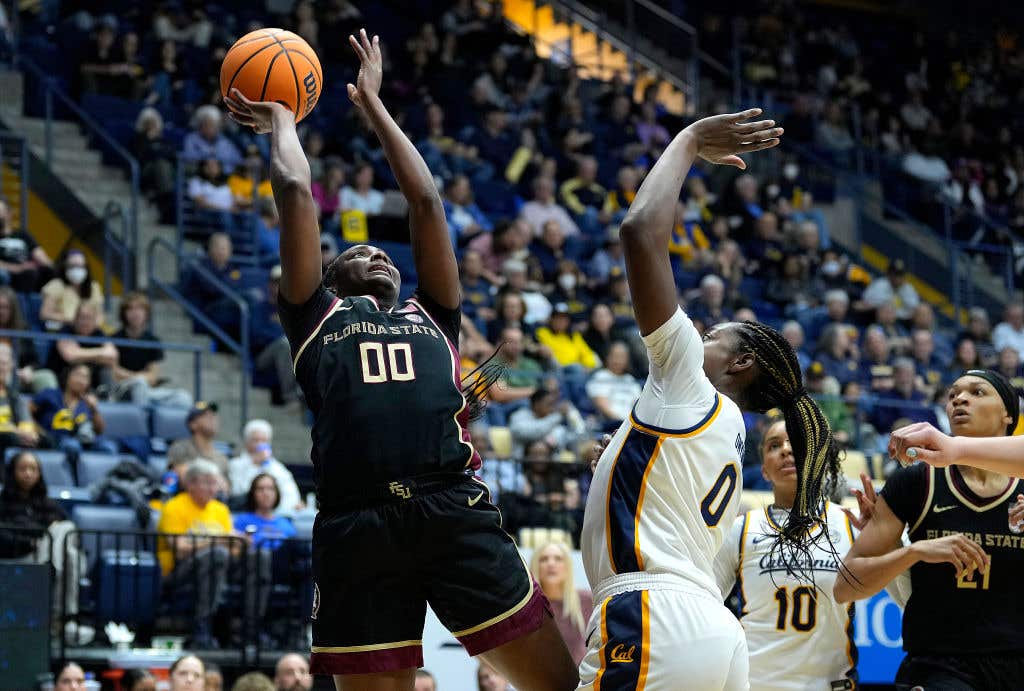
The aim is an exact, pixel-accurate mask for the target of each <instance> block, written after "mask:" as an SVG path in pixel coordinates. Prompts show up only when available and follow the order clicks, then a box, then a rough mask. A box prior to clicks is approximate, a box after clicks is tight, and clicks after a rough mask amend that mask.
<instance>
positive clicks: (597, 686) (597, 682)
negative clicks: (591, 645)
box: [594, 597, 612, 691]
mask: <svg viewBox="0 0 1024 691" xmlns="http://www.w3.org/2000/svg"><path fill="white" fill-rule="evenodd" d="M611 601H612V599H611V598H610V597H606V598H605V599H604V602H602V603H601V647H600V648H598V649H597V654H598V657H600V658H601V666H600V667H599V668H598V669H597V675H596V676H594V691H601V677H603V676H604V671H605V669H607V668H608V663H607V662H606V659H605V655H604V649H605V648H606V647H607V646H608V603H609V602H611Z"/></svg>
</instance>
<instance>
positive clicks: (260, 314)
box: [249, 235, 331, 406]
mask: <svg viewBox="0 0 1024 691" xmlns="http://www.w3.org/2000/svg"><path fill="white" fill-rule="evenodd" d="M330 237H331V236H329V235H324V236H323V237H322V240H323V238H330ZM280 282H281V266H280V265H277V266H275V267H273V268H272V269H271V270H270V278H269V280H268V281H267V289H266V291H265V292H261V293H260V299H259V300H258V301H256V302H255V303H254V304H251V305H250V307H249V309H250V314H249V319H250V322H249V325H250V333H249V346H250V348H251V349H252V352H253V356H254V359H253V365H254V366H255V367H256V371H257V372H262V373H264V374H267V375H270V376H273V377H274V378H275V380H276V382H277V393H278V394H279V398H278V397H276V396H275V398H274V399H273V400H274V402H275V403H277V402H280V403H282V404H284V405H286V406H293V405H294V404H295V403H296V402H297V401H298V386H297V384H296V383H295V372H294V371H292V356H291V348H290V347H289V345H288V339H286V338H285V336H284V330H283V329H282V328H281V319H280V317H279V316H278V312H277V299H278V289H279V284H280Z"/></svg>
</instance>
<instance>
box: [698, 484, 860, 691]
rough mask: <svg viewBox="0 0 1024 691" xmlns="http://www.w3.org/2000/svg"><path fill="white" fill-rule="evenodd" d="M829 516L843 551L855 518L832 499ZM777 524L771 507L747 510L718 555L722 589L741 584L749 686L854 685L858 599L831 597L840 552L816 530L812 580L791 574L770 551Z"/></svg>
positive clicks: (795, 689)
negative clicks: (830, 547) (845, 601)
mask: <svg viewBox="0 0 1024 691" xmlns="http://www.w3.org/2000/svg"><path fill="white" fill-rule="evenodd" d="M825 519H826V525H827V530H828V532H829V536H830V538H831V540H832V545H833V547H834V548H835V552H836V553H837V554H839V555H844V554H846V553H847V552H848V551H849V550H850V547H851V546H852V545H853V537H854V532H853V527H852V526H851V524H850V520H849V519H848V518H847V517H846V514H844V513H843V512H842V511H841V510H840V507H838V506H836V505H834V504H831V503H829V504H826V507H825ZM780 520H781V519H780ZM778 529H779V525H778V522H776V520H774V518H773V516H772V515H770V514H769V509H767V508H765V509H757V510H754V511H749V512H747V513H746V514H745V515H743V516H740V517H739V518H737V519H736V521H735V523H734V525H733V529H732V531H731V532H730V533H729V536H728V537H727V538H726V541H725V545H723V547H722V551H721V552H720V553H719V555H718V559H717V560H716V561H715V575H716V577H717V579H718V584H719V587H720V588H721V589H722V593H723V595H728V593H729V592H730V591H731V590H732V587H733V584H736V585H737V586H738V594H739V597H740V606H741V608H742V609H741V617H740V623H741V624H742V625H743V630H744V631H745V632H746V634H747V647H748V649H749V651H750V687H751V688H752V689H758V690H759V691H760V690H762V689H763V690H764V691H839V690H840V689H853V688H855V687H856V683H857V676H856V675H857V671H856V668H857V647H856V646H855V645H854V642H853V613H854V605H853V603H852V602H851V603H847V604H840V603H837V602H836V601H835V600H834V599H833V598H832V587H833V585H834V584H835V582H836V577H837V574H838V568H839V564H840V559H839V558H837V557H836V556H835V555H834V554H833V553H832V552H831V550H830V549H829V546H828V542H827V541H826V540H825V538H824V535H823V534H822V533H820V532H819V540H818V541H817V543H816V545H815V546H814V547H813V548H812V549H811V555H812V560H813V564H812V565H810V566H812V568H813V570H814V583H815V584H814V585H811V584H810V582H808V581H801V580H798V579H797V578H794V577H793V576H790V575H787V573H786V569H785V567H784V566H782V565H781V564H779V563H777V562H774V561H773V560H772V558H771V554H770V550H771V546H772V543H773V541H774V538H775V536H776V534H777V531H778ZM804 566H805V568H806V567H807V566H809V565H806V564H805V565H804ZM815 586H816V588H815Z"/></svg>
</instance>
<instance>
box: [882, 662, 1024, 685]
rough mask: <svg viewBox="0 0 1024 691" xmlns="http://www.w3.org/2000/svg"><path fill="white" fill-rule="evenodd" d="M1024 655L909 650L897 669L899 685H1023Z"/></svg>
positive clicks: (897, 683)
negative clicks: (940, 652)
mask: <svg viewBox="0 0 1024 691" xmlns="http://www.w3.org/2000/svg"><path fill="white" fill-rule="evenodd" d="M1022 679H1024V657H1022V656H1020V655H1014V654H1012V653H1002V654H992V655H945V654H927V653H926V654H919V653H908V654H907V656H906V657H905V658H903V662H902V664H900V669H899V671H898V672H897V673H896V688H897V689H913V688H915V687H923V688H924V689H926V691H933V690H934V691H997V690H1001V689H1019V688H1021V680H1022Z"/></svg>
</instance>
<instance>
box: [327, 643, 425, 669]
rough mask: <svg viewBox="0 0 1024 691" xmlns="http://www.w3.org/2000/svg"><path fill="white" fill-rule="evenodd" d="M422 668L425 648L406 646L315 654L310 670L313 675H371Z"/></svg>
mask: <svg viewBox="0 0 1024 691" xmlns="http://www.w3.org/2000/svg"><path fill="white" fill-rule="evenodd" d="M422 666H423V647H422V646H419V645H405V646H402V647H401V648H386V649H384V650H363V651H359V652H354V653H313V654H312V655H311V656H310V665H309V669H310V672H312V673H313V674H371V673H373V672H394V671H397V670H400V669H408V668H410V667H422Z"/></svg>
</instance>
